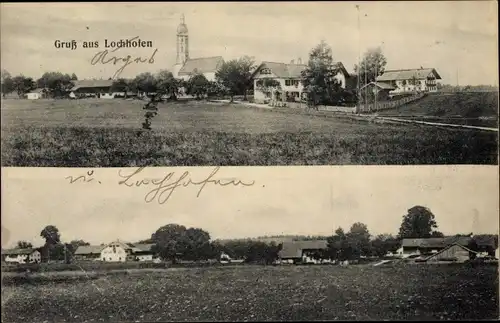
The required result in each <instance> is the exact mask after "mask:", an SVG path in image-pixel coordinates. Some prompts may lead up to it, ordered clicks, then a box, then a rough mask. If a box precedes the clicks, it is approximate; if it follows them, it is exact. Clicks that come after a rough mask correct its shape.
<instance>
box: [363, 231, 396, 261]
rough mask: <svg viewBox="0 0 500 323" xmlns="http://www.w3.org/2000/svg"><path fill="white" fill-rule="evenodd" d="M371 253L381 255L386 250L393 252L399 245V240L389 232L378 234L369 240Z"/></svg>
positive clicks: (384, 253)
mask: <svg viewBox="0 0 500 323" xmlns="http://www.w3.org/2000/svg"><path fill="white" fill-rule="evenodd" d="M370 245H371V247H370V249H371V254H372V255H373V256H376V257H383V256H385V255H386V254H387V253H388V252H395V251H396V250H397V249H398V248H399V247H400V245H401V243H400V241H399V240H398V239H397V238H396V237H393V236H392V235H390V234H380V235H378V236H376V237H375V239H373V240H372V241H371V242H370Z"/></svg>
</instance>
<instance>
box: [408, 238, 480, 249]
mask: <svg viewBox="0 0 500 323" xmlns="http://www.w3.org/2000/svg"><path fill="white" fill-rule="evenodd" d="M470 241H471V238H470V237H445V238H427V239H424V238H420V239H403V243H402V246H403V247H407V248H408V247H417V248H444V247H447V246H449V245H451V244H454V243H458V244H461V245H465V246H466V245H468V244H469V242H470Z"/></svg>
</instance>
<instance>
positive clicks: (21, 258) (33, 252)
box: [2, 248, 41, 264]
mask: <svg viewBox="0 0 500 323" xmlns="http://www.w3.org/2000/svg"><path fill="white" fill-rule="evenodd" d="M2 261H3V262H7V263H17V264H25V263H39V262H40V261H41V254H40V251H38V250H37V249H33V248H27V249H10V250H2Z"/></svg>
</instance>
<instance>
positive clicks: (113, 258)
mask: <svg viewBox="0 0 500 323" xmlns="http://www.w3.org/2000/svg"><path fill="white" fill-rule="evenodd" d="M100 259H101V261H106V262H108V261H109V262H120V261H121V262H124V261H127V252H126V251H125V249H123V248H122V247H113V246H107V247H106V248H104V249H103V250H102V251H101V257H100Z"/></svg>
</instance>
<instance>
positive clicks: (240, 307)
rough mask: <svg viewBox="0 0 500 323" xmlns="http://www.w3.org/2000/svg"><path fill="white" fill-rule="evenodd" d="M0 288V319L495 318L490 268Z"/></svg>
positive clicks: (300, 270)
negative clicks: (0, 303) (0, 315)
mask: <svg viewBox="0 0 500 323" xmlns="http://www.w3.org/2000/svg"><path fill="white" fill-rule="evenodd" d="M81 277H82V278H81V279H78V280H75V279H73V280H71V279H66V280H58V281H55V280H54V281H50V280H47V281H46V282H45V283H43V284H42V283H24V284H16V285H6V284H3V286H2V321H3V322H43V321H51V322H98V321H123V322H124V321H129V322H133V321H135V322H146V321H149V322H153V321H230V320H234V321H248V320H251V321H257V320H261V321H270V320H274V321H280V320H337V319H340V320H440V319H443V320H460V319H496V318H498V266H496V265H495V266H486V265H483V266H478V267H470V265H464V264H455V265H392V266H387V267H383V266H381V267H373V266H366V265H359V266H349V267H340V266H328V265H324V266H240V267H231V266H229V267H224V266H223V267H212V268H188V269H186V268H176V269H168V270H161V271H135V272H133V271H130V272H128V273H127V272H124V273H121V274H114V275H111V274H109V275H101V276H92V277H90V276H85V275H81Z"/></svg>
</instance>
